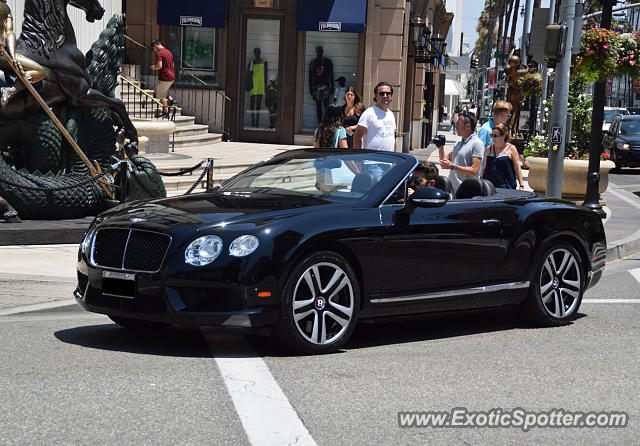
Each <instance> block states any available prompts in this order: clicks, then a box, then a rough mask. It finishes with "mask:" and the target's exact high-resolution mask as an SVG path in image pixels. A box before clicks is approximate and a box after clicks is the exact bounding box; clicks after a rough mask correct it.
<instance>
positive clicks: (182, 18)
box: [158, 0, 227, 28]
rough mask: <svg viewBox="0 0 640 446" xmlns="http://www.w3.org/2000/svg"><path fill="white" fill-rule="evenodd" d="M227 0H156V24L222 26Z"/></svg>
mask: <svg viewBox="0 0 640 446" xmlns="http://www.w3.org/2000/svg"><path fill="white" fill-rule="evenodd" d="M226 17H227V0H207V1H204V2H203V1H202V0H180V1H175V0H158V25H173V26H180V25H185V26H202V27H205V28H224V23H225V19H226Z"/></svg>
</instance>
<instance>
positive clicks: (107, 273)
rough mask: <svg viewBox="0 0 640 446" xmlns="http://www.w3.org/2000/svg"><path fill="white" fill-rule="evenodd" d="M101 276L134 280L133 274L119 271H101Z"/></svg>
mask: <svg viewBox="0 0 640 446" xmlns="http://www.w3.org/2000/svg"><path fill="white" fill-rule="evenodd" d="M102 277H103V278H104V279H120V280H136V275H135V274H133V273H121V272H119V271H103V272H102Z"/></svg>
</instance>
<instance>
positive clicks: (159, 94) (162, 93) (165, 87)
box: [156, 81, 173, 99]
mask: <svg viewBox="0 0 640 446" xmlns="http://www.w3.org/2000/svg"><path fill="white" fill-rule="evenodd" d="M171 85H173V81H158V85H156V98H158V99H164V98H166V97H168V95H169V88H171Z"/></svg>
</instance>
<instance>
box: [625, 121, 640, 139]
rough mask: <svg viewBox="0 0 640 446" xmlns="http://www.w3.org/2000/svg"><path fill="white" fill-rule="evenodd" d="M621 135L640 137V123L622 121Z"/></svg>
mask: <svg viewBox="0 0 640 446" xmlns="http://www.w3.org/2000/svg"><path fill="white" fill-rule="evenodd" d="M620 134H621V135H636V136H638V135H640V121H620Z"/></svg>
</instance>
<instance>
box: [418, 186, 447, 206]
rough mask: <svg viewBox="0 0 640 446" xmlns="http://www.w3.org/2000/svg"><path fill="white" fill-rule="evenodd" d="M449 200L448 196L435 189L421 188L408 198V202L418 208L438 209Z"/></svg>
mask: <svg viewBox="0 0 640 446" xmlns="http://www.w3.org/2000/svg"><path fill="white" fill-rule="evenodd" d="M448 200H449V194H447V193H446V192H444V191H442V190H440V189H438V188H435V187H421V188H420V189H418V190H417V191H415V192H414V193H413V194H411V196H410V197H409V202H410V203H412V204H413V206H415V207H419V208H439V207H441V206H444V205H445V204H446V203H447V201H448Z"/></svg>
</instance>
